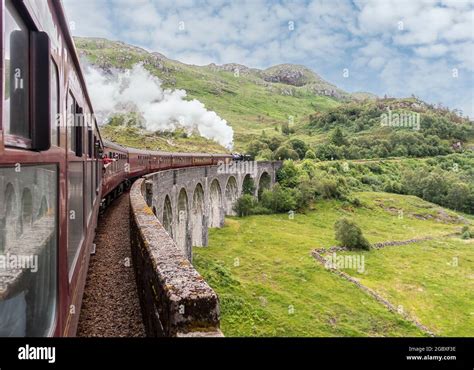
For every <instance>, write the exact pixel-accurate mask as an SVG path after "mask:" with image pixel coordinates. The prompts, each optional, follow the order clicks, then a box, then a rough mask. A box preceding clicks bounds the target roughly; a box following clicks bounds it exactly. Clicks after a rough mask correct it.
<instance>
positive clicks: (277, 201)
mask: <svg viewBox="0 0 474 370" xmlns="http://www.w3.org/2000/svg"><path fill="white" fill-rule="evenodd" d="M261 198H262V199H261V205H262V206H263V207H264V208H267V209H270V210H272V211H273V212H275V213H282V212H288V211H291V210H295V209H296V207H297V203H298V199H297V198H298V190H296V189H284V188H282V187H281V186H280V185H279V184H276V185H275V186H274V187H273V189H272V190H265V191H264V192H263V194H262V197H261Z"/></svg>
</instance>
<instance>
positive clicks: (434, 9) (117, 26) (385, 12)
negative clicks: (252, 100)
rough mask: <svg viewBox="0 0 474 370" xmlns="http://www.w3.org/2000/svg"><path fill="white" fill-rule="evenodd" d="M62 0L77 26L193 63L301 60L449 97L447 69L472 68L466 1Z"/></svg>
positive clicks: (431, 96) (463, 82) (467, 90)
mask: <svg viewBox="0 0 474 370" xmlns="http://www.w3.org/2000/svg"><path fill="white" fill-rule="evenodd" d="M65 5H66V9H67V11H68V14H69V17H70V18H71V20H75V21H76V30H75V31H74V33H75V34H77V35H83V36H100V37H107V38H110V39H120V40H122V41H125V42H129V43H132V44H135V45H137V46H141V47H144V48H146V49H147V50H154V51H158V52H161V53H163V54H165V55H166V56H168V57H170V58H172V59H177V60H180V61H183V62H186V63H192V64H198V65H204V64H209V63H211V62H214V63H218V64H222V63H231V62H234V63H240V64H244V65H247V66H249V67H258V68H266V67H269V66H270V65H274V64H280V63H288V62H290V63H297V64H303V65H307V66H309V67H312V68H313V69H315V71H316V72H317V73H319V74H321V75H326V76H330V77H331V78H333V80H332V81H331V82H334V83H336V84H339V85H341V86H344V87H346V88H348V89H351V88H357V89H362V90H368V91H374V92H376V93H382V92H386V93H387V94H389V95H396V94H406V95H410V94H411V93H415V94H418V95H420V96H421V97H423V98H425V99H427V100H431V101H437V100H439V101H446V102H453V101H454V98H453V97H452V95H451V94H453V91H454V90H452V89H450V88H446V86H450V84H451V83H452V81H450V80H449V79H446V77H445V73H446V71H450V70H452V69H453V68H458V69H459V74H460V75H461V76H467V75H468V74H469V73H470V72H471V73H472V71H473V69H474V67H473V65H474V61H473V43H474V36H473V28H474V24H473V23H474V20H473V14H474V5H473V3H472V1H469V0H441V1H435V0H401V1H400V0H383V1H380V0H353V1H351V0H341V1H332V0H314V1H310V2H309V3H306V2H302V1H298V0H282V1H279V2H273V1H270V0H245V1H239V2H233V1H223V0H222V1H221V0H207V1H205V0H134V1H133V2H130V1H127V0H65ZM290 21H291V22H294V30H290V29H289V27H288V26H289V25H288V22H290ZM342 68H349V69H350V70H351V78H349V79H342V77H341V73H340V71H341V70H342ZM426 71H429V73H427V72H426ZM448 74H449V73H448ZM443 84H448V85H443ZM472 84H473V78H472V76H471V77H465V78H464V79H460V80H459V81H458V83H457V85H456V86H457V87H456V89H457V90H456V93H457V94H463V95H464V96H466V95H472ZM453 104H455V103H453ZM463 104H464V103H463Z"/></svg>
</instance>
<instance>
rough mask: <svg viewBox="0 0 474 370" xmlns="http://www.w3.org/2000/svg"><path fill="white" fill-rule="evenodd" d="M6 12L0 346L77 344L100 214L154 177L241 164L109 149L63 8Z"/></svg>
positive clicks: (46, 4)
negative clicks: (26, 340)
mask: <svg viewBox="0 0 474 370" xmlns="http://www.w3.org/2000/svg"><path fill="white" fill-rule="evenodd" d="M0 8H1V11H2V15H3V18H2V19H0V22H1V26H2V28H3V29H4V32H3V35H2V38H1V39H0V42H1V48H0V49H1V50H2V53H3V58H2V60H3V66H2V68H3V69H2V73H1V74H0V81H1V83H2V86H3V87H4V88H3V89H0V97H1V99H2V102H3V103H2V104H0V117H1V121H0V337H6V336H17V337H21V336H29V337H31V336H38V337H39V336H74V335H75V333H76V329H77V323H78V319H79V313H80V307H81V302H82V295H83V291H84V285H85V279H86V275H87V268H88V264H89V258H90V252H91V248H92V243H93V240H94V232H95V228H96V224H97V217H98V212H99V208H100V205H101V204H104V201H105V204H107V202H110V201H111V200H112V199H113V198H114V197H115V196H117V195H119V194H120V193H121V192H122V191H123V189H124V188H126V187H127V186H129V185H130V182H131V181H132V180H133V179H135V178H137V177H140V176H143V175H145V174H147V173H150V172H156V171H161V170H167V169H172V168H181V167H190V166H206V165H212V164H214V165H215V164H218V163H219V162H222V161H224V162H228V161H231V160H232V156H230V155H227V154H222V155H209V154H200V153H166V152H160V151H148V150H138V149H132V148H125V147H123V146H120V145H117V144H115V143H112V142H110V141H102V139H101V136H100V132H99V128H98V126H97V123H96V122H95V120H94V119H93V109H92V104H91V101H90V99H89V96H88V93H87V89H86V84H85V81H84V78H83V74H82V71H81V67H80V64H79V59H78V56H77V52H76V50H75V47H74V43H73V40H72V38H71V35H70V34H69V30H68V22H67V20H66V17H65V15H64V10H63V8H62V5H61V3H60V2H59V1H55V0H44V1H36V0H17V1H12V0H4V1H0ZM102 200H104V201H102Z"/></svg>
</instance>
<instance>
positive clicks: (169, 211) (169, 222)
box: [163, 195, 173, 238]
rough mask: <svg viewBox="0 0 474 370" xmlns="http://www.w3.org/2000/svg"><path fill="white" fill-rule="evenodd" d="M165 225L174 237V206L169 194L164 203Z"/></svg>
mask: <svg viewBox="0 0 474 370" xmlns="http://www.w3.org/2000/svg"><path fill="white" fill-rule="evenodd" d="M163 227H164V228H165V230H166V231H167V232H168V234H169V235H170V236H171V238H173V208H172V207H171V200H170V197H169V196H168V195H167V196H166V197H165V202H164V203H163Z"/></svg>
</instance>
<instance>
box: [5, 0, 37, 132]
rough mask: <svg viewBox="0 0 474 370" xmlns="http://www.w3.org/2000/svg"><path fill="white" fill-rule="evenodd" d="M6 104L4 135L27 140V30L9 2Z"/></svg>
mask: <svg viewBox="0 0 474 370" xmlns="http://www.w3.org/2000/svg"><path fill="white" fill-rule="evenodd" d="M5 5H6V9H5V33H4V35H5V38H4V42H5V49H4V58H5V93H4V96H5V98H4V99H5V102H4V110H3V111H4V113H3V114H4V117H3V118H4V120H3V122H4V126H5V127H4V129H5V132H6V133H7V134H11V135H17V136H21V137H24V138H30V128H29V95H28V94H29V71H28V63H29V31H28V29H27V27H26V25H25V23H24V22H23V21H22V20H21V18H20V16H19V14H18V12H17V11H16V10H15V8H14V7H13V5H12V1H11V0H7V1H6V2H5Z"/></svg>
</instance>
